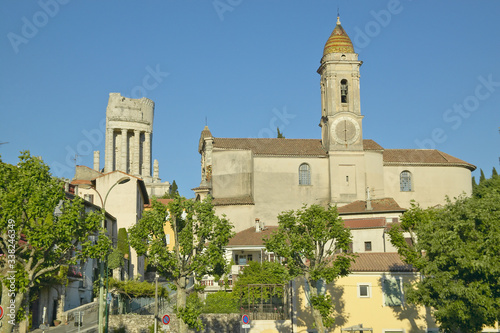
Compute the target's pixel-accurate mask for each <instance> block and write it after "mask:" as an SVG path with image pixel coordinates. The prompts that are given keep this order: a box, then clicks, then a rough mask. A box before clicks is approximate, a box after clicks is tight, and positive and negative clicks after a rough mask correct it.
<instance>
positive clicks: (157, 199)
mask: <svg viewBox="0 0 500 333" xmlns="http://www.w3.org/2000/svg"><path fill="white" fill-rule="evenodd" d="M156 201H158V202H160V203H162V204H164V205H165V206H166V205H168V203H169V202H172V201H174V199H161V198H156ZM152 205H153V203H152V202H150V203H148V204H144V208H151V207H152Z"/></svg>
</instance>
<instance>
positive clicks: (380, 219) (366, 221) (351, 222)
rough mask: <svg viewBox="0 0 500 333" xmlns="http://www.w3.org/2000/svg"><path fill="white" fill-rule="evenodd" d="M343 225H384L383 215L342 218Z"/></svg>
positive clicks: (375, 226) (369, 226) (356, 226)
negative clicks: (363, 217)
mask: <svg viewBox="0 0 500 333" xmlns="http://www.w3.org/2000/svg"><path fill="white" fill-rule="evenodd" d="M344 226H345V227H346V228H349V229H364V228H379V227H385V226H386V222H385V217H374V218H366V219H351V220H344Z"/></svg>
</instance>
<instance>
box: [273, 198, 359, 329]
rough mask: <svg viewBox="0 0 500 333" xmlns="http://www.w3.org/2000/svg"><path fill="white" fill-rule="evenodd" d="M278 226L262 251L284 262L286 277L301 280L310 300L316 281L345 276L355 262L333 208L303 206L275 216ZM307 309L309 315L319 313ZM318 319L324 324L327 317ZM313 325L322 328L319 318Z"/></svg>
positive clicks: (347, 233) (348, 234)
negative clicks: (299, 278) (299, 277)
mask: <svg viewBox="0 0 500 333" xmlns="http://www.w3.org/2000/svg"><path fill="white" fill-rule="evenodd" d="M278 225H279V228H278V230H277V232H275V233H274V234H273V235H271V236H270V237H269V238H268V239H267V240H266V241H265V243H266V248H267V249H268V251H271V252H274V253H275V254H276V255H278V256H280V257H283V258H285V260H286V267H287V268H288V273H289V274H290V277H292V278H293V277H296V276H303V277H304V278H305V279H306V280H307V282H308V283H309V285H310V292H311V296H313V297H315V296H317V289H318V288H317V286H318V282H319V280H320V279H322V280H323V281H325V282H326V283H330V282H332V281H334V280H335V279H336V278H338V277H341V276H346V275H347V274H349V268H350V265H351V262H353V261H354V258H355V256H354V254H352V253H349V243H350V242H351V233H350V231H349V229H346V228H344V223H343V221H342V219H341V218H340V217H339V215H338V212H337V207H335V206H330V207H328V209H325V208H324V207H321V206H319V205H311V206H309V207H307V205H304V206H303V207H302V209H298V210H297V211H293V210H292V211H287V212H283V213H281V214H280V215H278ZM339 250H340V251H339ZM336 252H339V253H336ZM311 305H312V307H313V312H314V310H316V311H318V310H319V309H316V308H315V307H314V305H313V304H312V303H311ZM322 318H323V321H325V322H328V318H327V317H322ZM315 322H316V327H317V328H318V329H319V330H321V329H322V328H323V327H324V326H323V322H322V321H321V320H320V319H319V318H316V317H315Z"/></svg>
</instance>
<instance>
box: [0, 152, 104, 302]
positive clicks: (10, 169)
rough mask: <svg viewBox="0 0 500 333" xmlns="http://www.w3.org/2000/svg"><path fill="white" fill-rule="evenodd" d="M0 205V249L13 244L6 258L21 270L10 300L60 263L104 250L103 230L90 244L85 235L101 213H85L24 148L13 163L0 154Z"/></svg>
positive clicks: (3, 267)
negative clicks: (8, 162) (93, 244)
mask: <svg viewBox="0 0 500 333" xmlns="http://www.w3.org/2000/svg"><path fill="white" fill-rule="evenodd" d="M0 207H2V209H1V210H0V252H2V253H9V252H8V251H9V245H16V249H15V251H14V252H15V253H12V255H13V256H14V257H15V259H12V260H15V263H14V264H13V265H15V266H16V268H17V271H18V273H19V274H21V275H22V276H20V277H19V280H16V286H17V287H18V290H17V291H18V292H19V293H18V294H17V296H18V297H16V302H21V301H22V300H23V297H24V292H26V291H27V290H28V289H31V288H33V287H35V286H36V285H39V284H40V283H41V279H43V278H44V277H46V276H48V274H52V273H53V272H55V271H57V269H58V268H59V267H60V266H61V265H66V264H75V263H76V262H77V261H78V260H79V259H84V258H88V257H91V258H96V257H100V256H102V255H105V254H106V253H107V251H108V250H109V239H107V237H106V236H105V235H104V234H101V237H99V241H98V243H97V244H96V245H95V246H92V243H91V241H90V240H89V236H91V235H94V234H95V233H96V232H97V231H98V230H100V226H101V221H102V218H103V214H102V213H101V212H91V213H88V214H86V213H85V210H84V203H83V200H82V199H81V198H79V197H75V198H70V197H66V194H65V192H64V184H63V183H62V182H61V181H60V180H58V179H56V178H54V177H52V176H51V174H50V172H49V167H48V166H47V165H46V164H45V163H43V161H42V160H41V159H40V158H37V157H33V156H31V155H30V154H29V152H23V153H22V154H21V156H20V157H19V163H18V164H17V165H16V166H13V165H10V164H6V163H3V162H2V161H1V160H0ZM8 230H9V232H8ZM101 231H102V230H101ZM10 235H13V236H12V237H13V238H11V237H10ZM21 235H22V239H21ZM11 251H13V250H11ZM9 259H11V258H9V257H8V256H2V257H0V276H2V277H7V276H8V273H7V271H9V270H11V267H10V265H11V264H12V262H7V260H9ZM3 282H4V283H5V280H4V281H3ZM2 301H3V302H7V301H8V300H2ZM3 305H5V304H3ZM17 308H19V307H17Z"/></svg>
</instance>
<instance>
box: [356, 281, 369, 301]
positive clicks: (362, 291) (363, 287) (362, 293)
mask: <svg viewBox="0 0 500 333" xmlns="http://www.w3.org/2000/svg"><path fill="white" fill-rule="evenodd" d="M371 288H372V286H371V284H370V283H358V297H360V298H370V297H371V296H372V295H371Z"/></svg>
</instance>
